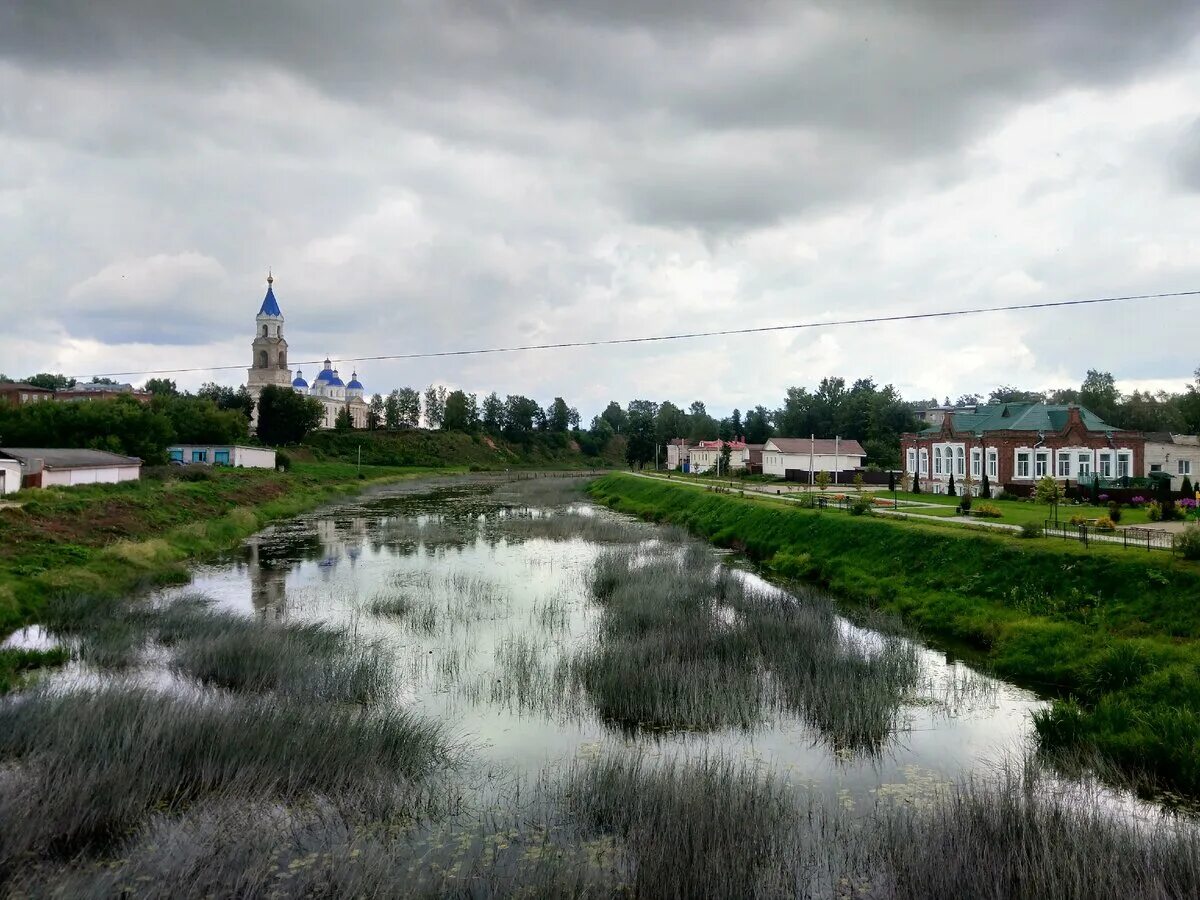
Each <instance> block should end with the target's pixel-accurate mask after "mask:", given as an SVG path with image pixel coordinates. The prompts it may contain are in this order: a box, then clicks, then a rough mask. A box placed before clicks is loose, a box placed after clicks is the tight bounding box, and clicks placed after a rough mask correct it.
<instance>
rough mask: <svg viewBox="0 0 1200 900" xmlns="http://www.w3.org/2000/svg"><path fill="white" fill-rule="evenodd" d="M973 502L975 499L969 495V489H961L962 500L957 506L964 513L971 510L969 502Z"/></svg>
mask: <svg viewBox="0 0 1200 900" xmlns="http://www.w3.org/2000/svg"><path fill="white" fill-rule="evenodd" d="M973 502H975V501H974V498H973V497H972V496H971V493H970V491H969V490H966V491H963V495H962V500H961V501H960V502H959V506H961V507H962V510H963V512H964V513H969V512H970V511H971V504H972V503H973Z"/></svg>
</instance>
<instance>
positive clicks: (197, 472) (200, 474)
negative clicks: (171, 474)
mask: <svg viewBox="0 0 1200 900" xmlns="http://www.w3.org/2000/svg"><path fill="white" fill-rule="evenodd" d="M179 480H180V481H212V480H213V471H212V469H210V468H209V467H208V466H184V467H183V468H182V469H180V470H179Z"/></svg>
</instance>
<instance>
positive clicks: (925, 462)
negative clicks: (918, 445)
mask: <svg viewBox="0 0 1200 900" xmlns="http://www.w3.org/2000/svg"><path fill="white" fill-rule="evenodd" d="M920 465H921V471H920V474H921V475H927V474H929V451H928V450H926V449H924V448H922V449H921V455H920Z"/></svg>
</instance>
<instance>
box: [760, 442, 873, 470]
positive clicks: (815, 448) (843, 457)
mask: <svg viewBox="0 0 1200 900" xmlns="http://www.w3.org/2000/svg"><path fill="white" fill-rule="evenodd" d="M866 456H867V451H866V450H864V449H863V448H862V445H861V444H859V442H858V441H856V440H852V439H849V438H815V439H814V438H783V437H773V438H770V439H769V440H768V441H767V442H766V443H765V444H763V451H762V460H763V461H762V466H763V474H764V475H774V476H775V477H776V478H788V477H789V476H788V472H794V473H796V474H794V475H792V476H791V477H792V478H793V479H796V478H799V479H800V480H802V481H807V480H808V475H809V473H812V472H829V473H830V474H834V473H838V472H852V471H854V470H855V469H861V468H862V467H863V462H864V460H865V459H866Z"/></svg>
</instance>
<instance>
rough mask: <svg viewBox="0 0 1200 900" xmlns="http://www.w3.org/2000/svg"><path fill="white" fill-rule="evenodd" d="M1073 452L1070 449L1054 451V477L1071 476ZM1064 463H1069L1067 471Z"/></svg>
mask: <svg viewBox="0 0 1200 900" xmlns="http://www.w3.org/2000/svg"><path fill="white" fill-rule="evenodd" d="M1072 458H1073V454H1072V452H1071V451H1070V450H1056V451H1055V453H1054V477H1055V478H1070V477H1071V459H1072ZM1063 463H1066V464H1067V471H1065V472H1064V471H1063V470H1062V467H1063V465H1062V464H1063Z"/></svg>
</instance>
